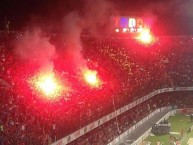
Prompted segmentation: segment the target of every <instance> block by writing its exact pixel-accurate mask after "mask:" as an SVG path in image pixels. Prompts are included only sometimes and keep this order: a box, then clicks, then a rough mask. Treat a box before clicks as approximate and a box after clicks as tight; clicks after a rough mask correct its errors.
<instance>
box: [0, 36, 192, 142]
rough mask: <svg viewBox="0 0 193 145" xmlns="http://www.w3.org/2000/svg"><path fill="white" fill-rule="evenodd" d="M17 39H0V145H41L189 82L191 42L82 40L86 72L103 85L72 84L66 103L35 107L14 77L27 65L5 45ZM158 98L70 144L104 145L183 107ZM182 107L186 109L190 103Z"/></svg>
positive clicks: (186, 39)
mask: <svg viewBox="0 0 193 145" xmlns="http://www.w3.org/2000/svg"><path fill="white" fill-rule="evenodd" d="M18 36H19V35H18V34H17V35H13V36H9V35H8V36H7V35H4V36H2V35H1V40H0V43H1V44H0V51H1V56H0V57H1V60H0V69H1V70H0V76H1V80H4V81H5V82H3V81H1V104H0V106H1V107H0V109H1V110H2V112H3V113H2V114H1V118H0V119H1V120H0V121H1V122H0V123H1V124H0V125H1V140H0V141H1V143H2V144H3V145H7V144H27V145H28V144H29V145H31V144H34V145H37V144H38V145H39V144H40V145H44V144H45V145H46V144H49V143H50V142H54V141H56V140H59V139H61V138H62V137H64V136H66V135H68V134H70V133H72V132H74V131H76V130H78V129H80V128H82V127H84V126H86V125H87V124H89V123H91V122H93V121H95V120H97V119H100V118H101V117H103V116H104V115H107V114H109V113H111V112H113V111H114V110H115V109H119V108H120V107H123V106H124V105H126V104H128V103H131V102H132V101H134V100H136V99H138V98H140V97H143V96H144V95H146V94H148V93H150V92H152V91H154V90H156V89H159V88H164V87H177V86H191V84H192V82H193V76H192V73H191V72H192V69H193V68H192V66H193V65H192V62H193V61H192V58H191V55H192V53H193V51H192V44H193V40H192V38H191V37H173V38H172V37H162V38H159V40H157V39H156V40H155V42H154V43H152V44H149V45H144V44H141V43H140V42H138V40H134V39H130V38H127V39H126V38H124V39H122V38H121V39H118V38H95V37H88V36H84V37H82V38H81V41H82V44H83V55H84V57H85V59H87V60H89V61H88V66H89V68H92V69H95V70H97V71H98V73H99V75H100V76H101V78H102V79H103V80H104V81H105V82H106V83H104V84H103V86H101V88H100V89H98V90H90V88H87V87H85V86H82V85H81V82H77V83H76V85H75V86H74V87H75V88H77V91H76V92H75V93H74V94H70V96H69V97H64V98H63V99H62V100H60V101H59V102H56V103H52V104H49V103H44V102H40V101H39V100H38V99H37V98H35V97H34V96H33V93H32V94H29V93H26V92H25V93H26V94H25V93H23V92H24V91H23V90H26V86H25V80H20V78H19V77H18V76H21V77H22V78H27V77H28V76H29V75H30V73H31V72H29V69H28V64H25V62H20V60H17V58H16V57H15V56H14V52H13V50H12V44H11V42H12V39H18ZM13 68H14V69H13ZM21 68H22V69H21ZM16 76H17V77H16ZM24 76H25V77H24ZM76 77H77V76H75V77H72V78H70V79H69V80H73V81H74V79H75V78H76ZM18 82H20V83H18ZM21 85H23V86H22V87H21ZM18 86H19V87H20V89H21V88H22V91H21V90H18ZM20 91H21V92H22V93H21V92H20ZM175 95H176V94H175ZM190 96H191V95H190ZM180 97H181V96H180ZM160 98H161V99H160ZM160 98H159V97H158V99H157V100H148V102H145V103H143V104H141V105H140V106H137V108H135V109H131V110H130V111H128V112H127V113H126V114H123V115H120V116H119V117H118V122H117V121H116V120H112V121H109V122H108V123H107V124H104V125H102V126H101V127H99V128H97V129H95V130H94V131H93V133H92V132H91V134H89V135H88V136H87V135H85V136H84V137H81V138H80V139H78V140H77V141H75V143H77V144H78V143H79V144H81V143H82V142H85V144H86V143H87V144H94V143H95V144H101V145H102V144H106V143H108V142H110V141H111V140H113V139H114V138H116V137H117V136H118V135H119V134H121V133H122V132H124V131H125V130H127V129H128V128H129V127H131V126H132V125H134V124H135V123H136V122H137V121H139V120H141V119H142V118H144V117H145V116H147V115H148V114H149V113H150V112H152V111H154V110H155V109H157V108H159V107H163V106H168V105H174V104H175V105H176V104H177V106H179V107H185V106H184V102H183V101H185V100H183V101H181V102H180V99H179V100H177V99H176V98H175V99H173V98H174V97H168V98H167V99H165V100H162V97H160ZM186 104H187V105H189V106H190V107H192V104H191V103H190V102H188V101H186ZM142 110H147V111H146V113H144V112H143V111H142ZM136 111H137V112H136ZM117 124H118V125H117ZM72 144H73V143H72ZM83 144H84V143H83Z"/></svg>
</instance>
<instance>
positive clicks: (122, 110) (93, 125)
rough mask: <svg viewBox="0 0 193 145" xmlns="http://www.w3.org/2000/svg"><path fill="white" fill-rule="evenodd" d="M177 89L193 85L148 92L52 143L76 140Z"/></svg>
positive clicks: (187, 89) (54, 144) (185, 88)
mask: <svg viewBox="0 0 193 145" xmlns="http://www.w3.org/2000/svg"><path fill="white" fill-rule="evenodd" d="M177 91H193V87H176V88H163V89H158V90H155V91H154V92H152V93H150V94H148V95H146V96H144V97H142V98H140V99H138V100H136V101H134V102H132V103H129V104H128V105H126V106H124V107H122V108H120V109H118V110H116V111H114V112H112V113H110V114H108V115H106V116H104V117H102V118H101V119H99V120H96V121H95V122H93V123H90V124H88V125H87V126H85V127H83V128H81V129H79V130H77V131H75V132H74V133H72V134H70V135H68V136H66V137H64V138H62V139H60V140H58V141H56V142H55V143H53V144H52V145H66V144H68V143H70V142H72V141H74V140H76V139H77V138H79V137H81V136H82V135H85V134H86V133H88V132H90V131H92V130H93V129H95V128H97V127H99V126H101V125H102V124H104V123H106V122H108V121H110V120H111V119H113V118H115V117H117V116H119V115H121V114H123V113H125V112H126V111H128V110H130V109H131V108H133V107H135V106H137V105H139V104H141V103H143V102H145V101H147V100H148V99H150V98H152V97H154V96H156V95H158V94H162V93H168V92H177ZM156 111H159V109H158V110H156ZM157 113H158V112H157ZM152 115H153V114H150V115H149V118H150V117H152ZM147 119H148V118H146V121H147ZM144 121H145V120H143V121H140V122H138V123H137V124H136V125H134V126H133V127H131V128H130V129H129V130H130V131H133V130H134V129H135V127H136V126H139V125H141V124H142V123H143V122H144ZM122 136H123V135H122ZM109 145H110V144H109Z"/></svg>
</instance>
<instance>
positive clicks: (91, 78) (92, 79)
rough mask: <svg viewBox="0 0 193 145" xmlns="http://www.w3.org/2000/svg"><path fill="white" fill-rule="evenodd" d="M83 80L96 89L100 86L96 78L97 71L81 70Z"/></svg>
mask: <svg viewBox="0 0 193 145" xmlns="http://www.w3.org/2000/svg"><path fill="white" fill-rule="evenodd" d="M83 77H84V80H85V81H86V82H87V83H88V84H89V85H91V86H93V87H98V86H99V85H100V83H101V82H100V80H99V78H98V76H97V71H95V70H89V69H85V70H83Z"/></svg>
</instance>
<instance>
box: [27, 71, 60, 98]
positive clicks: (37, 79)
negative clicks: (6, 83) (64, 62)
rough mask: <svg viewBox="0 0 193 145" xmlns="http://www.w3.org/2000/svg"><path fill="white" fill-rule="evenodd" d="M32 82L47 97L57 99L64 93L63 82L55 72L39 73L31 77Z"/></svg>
mask: <svg viewBox="0 0 193 145" xmlns="http://www.w3.org/2000/svg"><path fill="white" fill-rule="evenodd" d="M30 84H31V85H32V87H33V88H35V90H36V91H37V92H38V93H40V94H42V95H43V96H44V97H45V98H46V99H56V98H58V97H59V96H61V95H62V91H63V86H62V83H61V81H60V80H59V79H58V78H57V77H56V75H55V74H54V72H47V73H45V72H41V73H38V74H36V75H35V76H34V77H33V78H31V79H30Z"/></svg>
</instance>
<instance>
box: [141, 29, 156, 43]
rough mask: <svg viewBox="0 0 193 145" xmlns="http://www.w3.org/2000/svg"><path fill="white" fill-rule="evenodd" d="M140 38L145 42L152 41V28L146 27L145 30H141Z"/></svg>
mask: <svg viewBox="0 0 193 145" xmlns="http://www.w3.org/2000/svg"><path fill="white" fill-rule="evenodd" d="M138 39H139V40H140V41H141V42H143V43H151V42H152V40H153V37H152V35H151V33H150V30H148V29H144V30H143V31H141V32H140V35H139V37H138Z"/></svg>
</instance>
